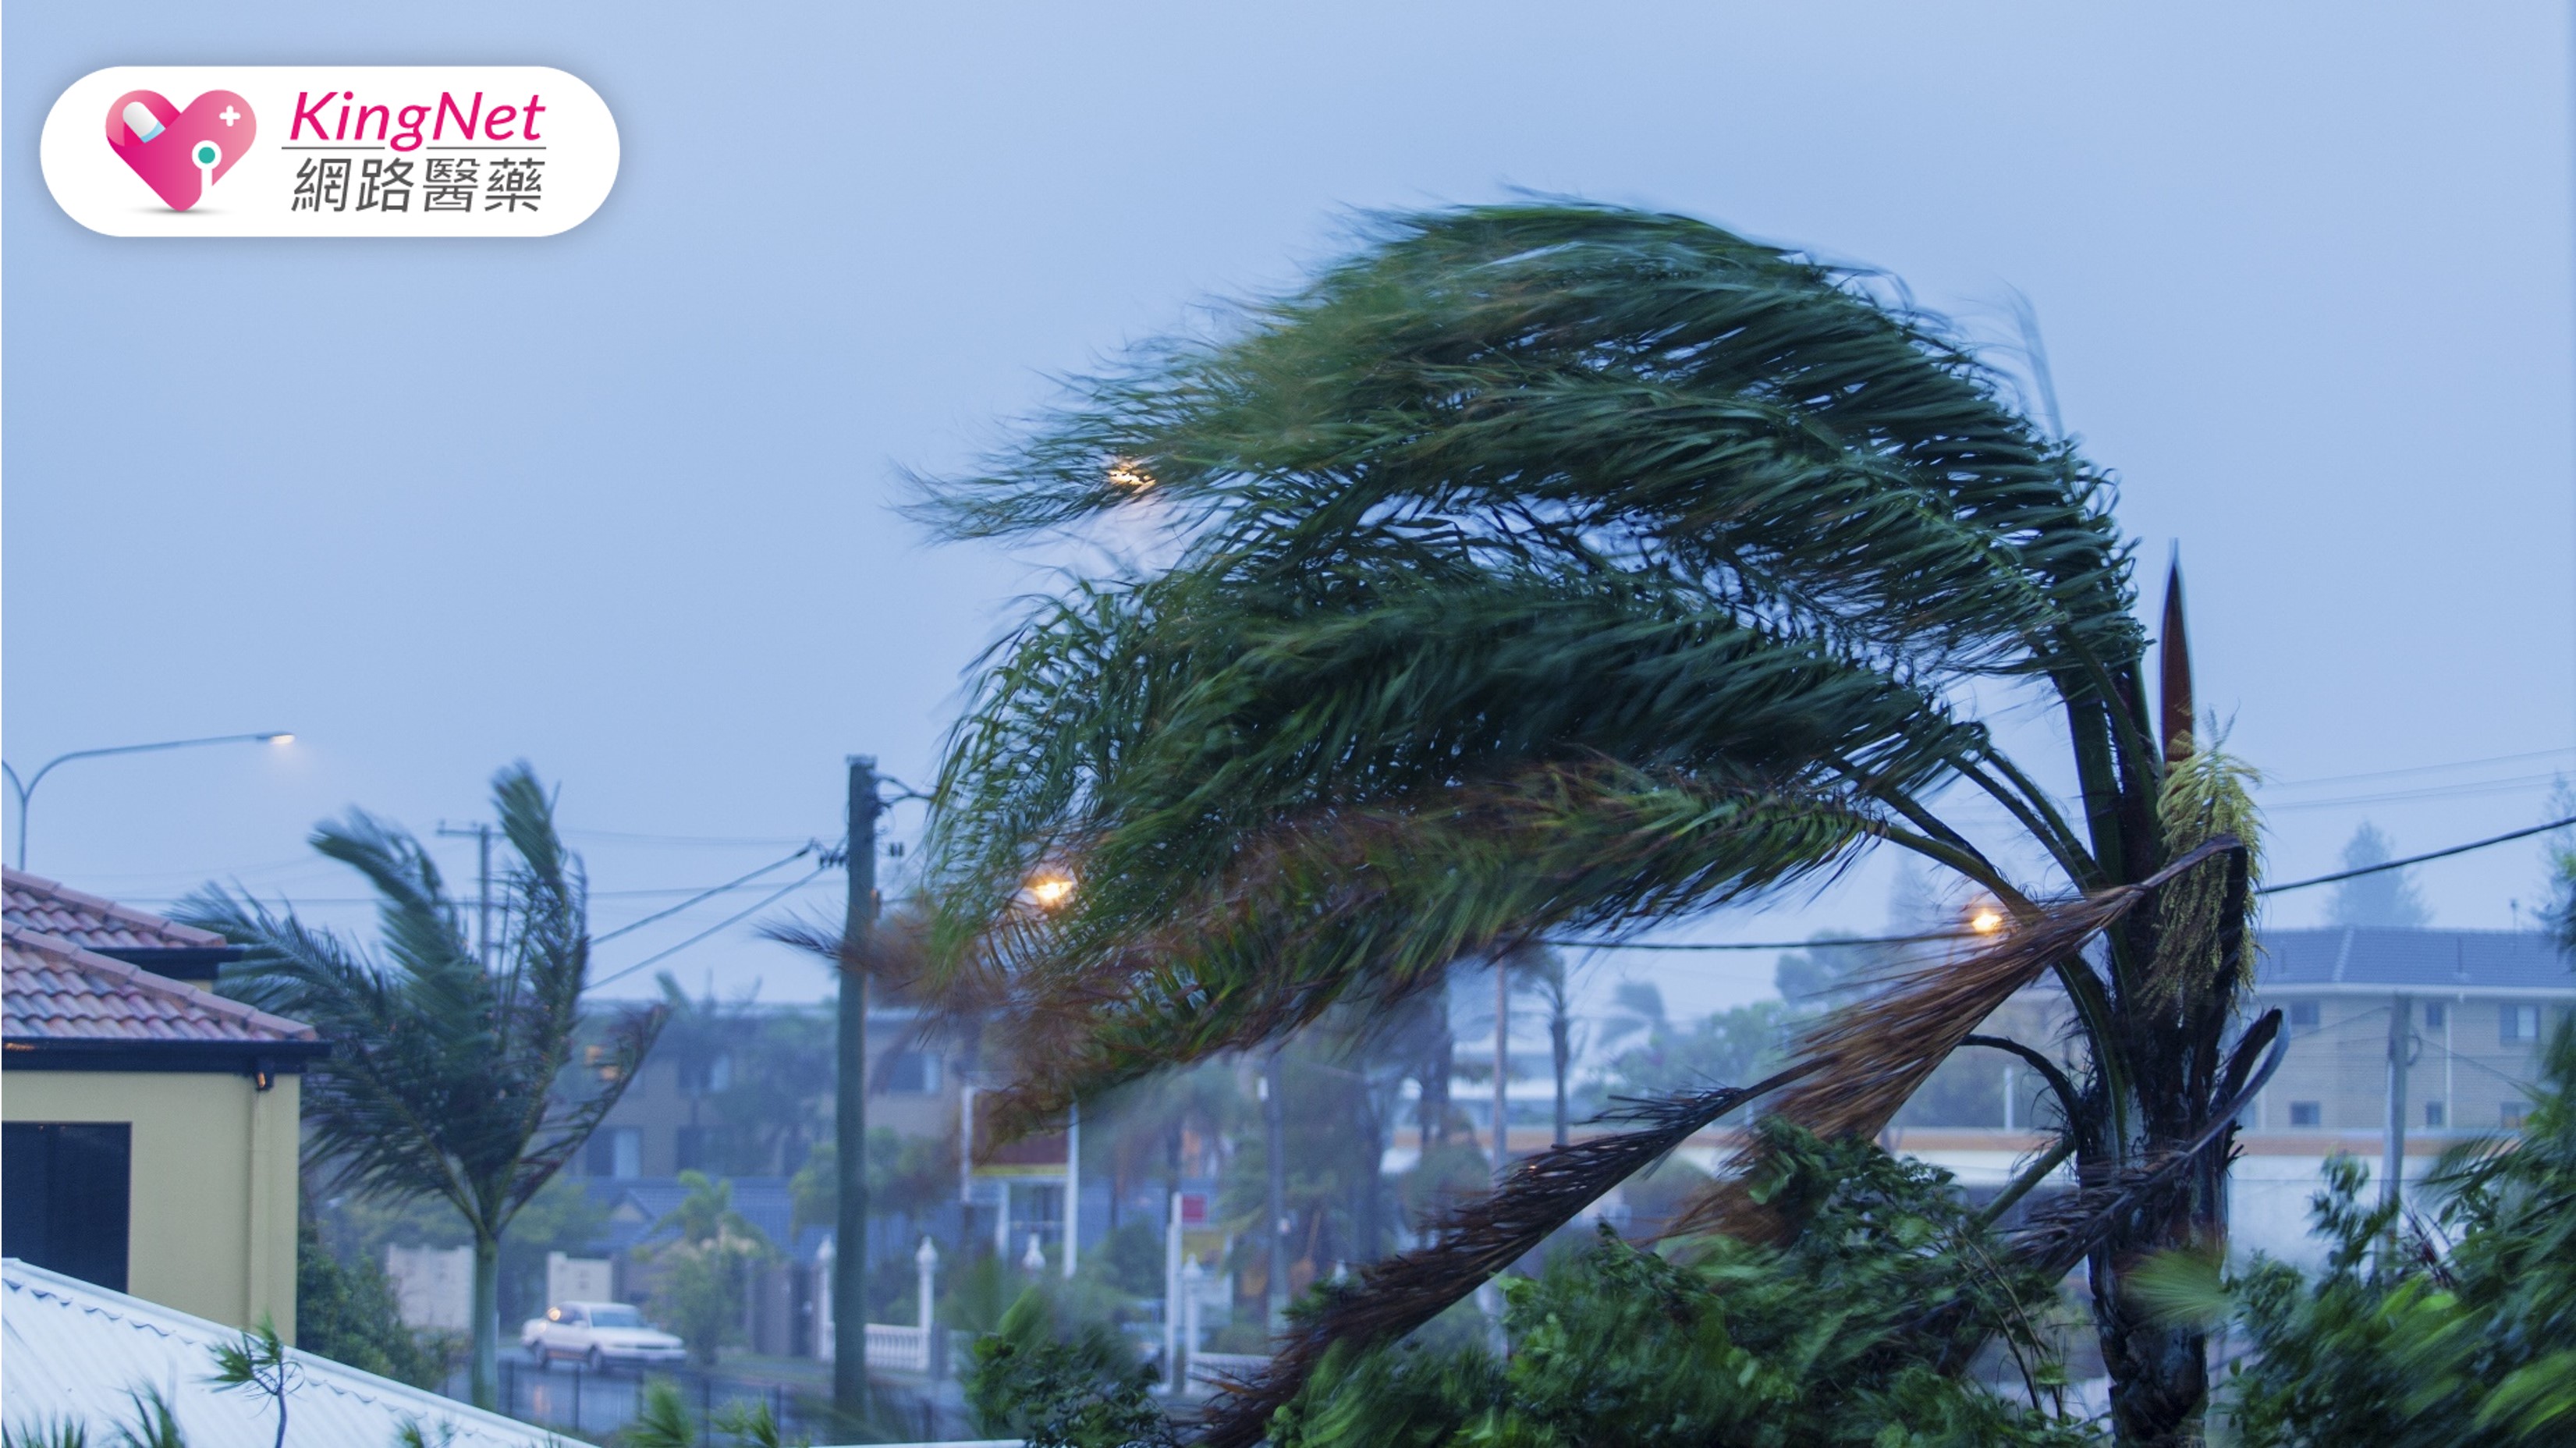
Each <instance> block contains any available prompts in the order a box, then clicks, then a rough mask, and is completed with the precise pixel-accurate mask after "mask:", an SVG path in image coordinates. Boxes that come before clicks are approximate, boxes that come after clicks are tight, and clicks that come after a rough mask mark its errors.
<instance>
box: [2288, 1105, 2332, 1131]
mask: <svg viewBox="0 0 2576 1448" xmlns="http://www.w3.org/2000/svg"><path fill="white" fill-rule="evenodd" d="M2325 1116H2326V1113H2325V1108H2324V1107H2323V1106H2320V1105H2319V1104H2317V1103H2316V1102H2314V1101H2293V1102H2291V1103H2290V1124H2291V1125H2292V1126H2323V1125H2324V1124H2325Z"/></svg>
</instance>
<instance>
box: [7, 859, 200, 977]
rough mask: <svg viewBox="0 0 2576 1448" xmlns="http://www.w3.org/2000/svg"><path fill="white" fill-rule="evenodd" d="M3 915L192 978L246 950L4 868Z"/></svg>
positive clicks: (112, 954) (133, 961)
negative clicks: (241, 950)
mask: <svg viewBox="0 0 2576 1448" xmlns="http://www.w3.org/2000/svg"><path fill="white" fill-rule="evenodd" d="M0 919H4V920H6V921H7V923H9V924H11V925H15V926H18V927H20V928H22V929H27V930H33V931H36V932H38V933H39V934H43V935H50V936H52V937H54V938H55V939H57V940H68V941H70V942H71V943H72V944H74V945H77V946H79V947H81V948H82V949H84V950H94V951H96V952H98V953H99V954H101V955H105V956H109V957H112V958H114V959H117V960H122V961H125V962H127V963H128V964H131V965H140V966H144V967H146V968H148V969H151V970H153V971H156V972H158V973H160V974H163V975H175V976H180V977H184V978H186V979H190V980H211V979H213V978H214V974H215V967H216V966H218V965H220V964H222V963H223V962H224V961H226V960H228V959H232V958H234V957H237V956H239V955H240V954H241V952H240V950H238V949H237V948H235V947H233V946H231V945H228V944H226V943H225V941H224V938H223V937H222V936H220V935H217V934H215V933H214V932H213V931H211V930H199V929H197V928H196V927H194V926H190V925H181V924H179V923H178V922H176V921H173V920H164V919H162V918H161V917H160V916H158V915H152V914H147V913H146V912H144V911H141V910H137V909H134V908H133V907H132V906H128V905H119V904H117V903H116V902H115V901H113V900H105V899H101V898H100V897H98V896H96V895H90V894H85V893H83V892H81V891H79V890H72V889H67V888H65V887H64V886H62V885H59V884H56V883H55V882H54V881H51V880H48V879H45V878H44V877H42V876H39V875H30V874H28V873H26V872H25V871H23V870H10V869H0Z"/></svg>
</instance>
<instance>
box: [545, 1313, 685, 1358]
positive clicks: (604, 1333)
mask: <svg viewBox="0 0 2576 1448" xmlns="http://www.w3.org/2000/svg"><path fill="white" fill-rule="evenodd" d="M519 1344H520V1346H522V1347H525V1348H526V1349H527V1350H528V1356H530V1357H532V1358H535V1359H536V1360H537V1361H538V1362H540V1363H550V1362H553V1361H554V1360H555V1359H556V1358H577V1359H579V1360H580V1361H582V1362H583V1363H586V1364H588V1365H589V1366H590V1367H592V1368H593V1369H597V1368H604V1367H607V1366H608V1365H610V1364H611V1363H633V1364H642V1363H675V1362H678V1361H680V1360H681V1359H682V1358H684V1357H686V1356H688V1350H687V1349H686V1348H685V1347H683V1346H682V1345H681V1343H680V1340H679V1339H678V1338H676V1337H673V1336H672V1335H671V1334H669V1333H667V1332H664V1331H662V1330H661V1329H660V1328H657V1327H650V1326H647V1325H646V1324H645V1321H644V1314H642V1313H640V1312H637V1311H636V1310H635V1309H634V1308H633V1307H630V1306H628V1305H627V1304H626V1303H623V1302H558V1303H556V1304H555V1305H554V1306H552V1307H549V1308H547V1309H546V1315H545V1316H543V1317H531V1318H529V1319H528V1322H527V1325H526V1326H525V1327H522V1328H520V1329H519Z"/></svg>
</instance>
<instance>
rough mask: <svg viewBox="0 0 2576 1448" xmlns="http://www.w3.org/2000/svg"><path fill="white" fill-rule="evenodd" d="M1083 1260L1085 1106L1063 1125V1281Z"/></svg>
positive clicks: (1076, 1108) (1076, 1106)
mask: <svg viewBox="0 0 2576 1448" xmlns="http://www.w3.org/2000/svg"><path fill="white" fill-rule="evenodd" d="M1081 1256H1082V1103H1081V1102H1079V1101H1076V1102H1075V1103H1073V1110H1072V1114H1071V1115H1070V1116H1068V1117H1067V1118H1066V1120H1065V1123H1064V1280H1065V1281H1067V1282H1071V1281H1072V1280H1073V1270H1074V1266H1075V1264H1076V1263H1077V1262H1078V1261H1079V1260H1080V1259H1081Z"/></svg>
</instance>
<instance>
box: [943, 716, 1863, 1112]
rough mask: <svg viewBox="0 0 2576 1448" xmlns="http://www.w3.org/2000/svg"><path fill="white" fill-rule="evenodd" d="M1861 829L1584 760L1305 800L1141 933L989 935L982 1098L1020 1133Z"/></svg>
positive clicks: (1792, 872) (1761, 875) (1823, 849)
mask: <svg viewBox="0 0 2576 1448" xmlns="http://www.w3.org/2000/svg"><path fill="white" fill-rule="evenodd" d="M1875 827H1876V820H1875V819H1874V818H1873V817H1872V816H1871V815H1869V814H1867V813H1866V812H1863V811H1861V810H1859V809H1856V808H1854V807H1852V806H1850V805H1848V804H1847V803H1844V802H1842V801H1838V800H1835V799H1832V798H1815V797H1800V796H1796V795H1791V794H1785V793H1762V792H1747V791H1720V790H1712V789H1709V788H1706V787H1701V786H1695V785H1693V784H1691V783H1690V782H1688V781H1683V780H1674V779H1666V778H1657V777H1653V776H1647V775H1642V774H1639V773H1637V772H1635V771H1628V770H1622V769H1619V768H1616V767H1614V766H1610V765H1607V764H1598V763H1596V764H1593V765H1590V766H1588V767H1585V766H1569V767H1563V768H1533V769H1530V770H1527V771H1525V772H1523V773H1522V774H1520V775H1518V776H1516V777H1514V778H1511V779H1507V780H1502V781H1497V782H1495V783H1494V784H1492V785H1490V786H1488V787H1485V788H1482V789H1472V790H1471V789H1459V790H1451V791H1445V792H1443V794H1442V796H1441V799H1440V807H1439V808H1438V809H1436V810H1434V809H1431V808H1427V807H1425V808H1407V807H1405V806H1404V804H1403V803H1398V804H1396V805H1393V806H1390V807H1387V808H1384V809H1378V810H1358V809H1352V810H1341V811H1331V812H1323V813H1319V814H1318V815H1316V816H1314V817H1311V818H1308V819H1305V820H1299V821H1296V822H1293V823H1292V824H1291V825H1289V826H1288V827H1285V828H1282V829H1280V830H1277V831H1273V832H1271V833H1269V834H1266V835H1264V836H1262V837H1260V838H1259V839H1257V840H1255V841H1253V842H1251V843H1250V844H1249V845H1248V846H1247V848H1246V849H1245V850H1244V851H1243V855H1242V858H1241V859H1240V860H1239V861H1238V863H1237V864H1236V866H1235V867H1234V868H1233V869H1231V870H1230V871H1229V872H1228V873H1227V874H1226V875H1225V876H1224V877H1223V878H1221V879H1220V880H1219V881H1217V882H1216V883H1215V884H1214V885H1213V886H1210V887H1206V888H1202V889H1199V890H1196V891H1193V892H1191V893H1189V894H1188V895H1186V896H1184V897H1182V898H1177V899H1167V900H1166V901H1164V902H1162V904H1161V907H1160V909H1161V918H1160V919H1159V920H1155V921H1151V922H1140V923H1142V924H1143V928H1141V929H1139V928H1138V927H1137V925H1134V924H1130V923H1129V922H1130V921H1131V920H1134V919H1135V917H1134V916H1132V915H1129V914H1127V913H1126V912H1123V911H1103V912H1101V914H1099V915H1086V914H1085V913H1084V912H1083V911H1081V910H1076V911H1073V912H1068V915H1069V916H1070V917H1071V918H1067V919H1062V920H1058V919H1053V918H1049V917H1046V916H1044V915H1043V914H1041V913H1039V912H1035V911H1024V912H1022V914H1021V915H1020V916H1018V917H1017V918H1016V919H1015V920H1014V921H1012V922H1011V923H1010V926H1009V928H1007V929H1004V930H1002V931H998V932H994V933H992V934H990V935H989V936H988V937H987V941H986V945H987V950H988V954H987V955H986V956H984V957H983V960H984V961H985V965H984V967H983V969H982V970H981V971H980V972H979V974H978V977H977V978H978V979H980V980H983V981H986V982H989V983H990V985H991V988H993V989H994V990H995V991H996V992H997V993H998V994H999V995H1000V996H1001V997H1002V999H1000V1000H992V999H988V1000H986V1001H984V1002H982V1003H981V1004H982V1006H983V1009H984V1011H985V1012H986V1013H988V1014H990V1015H994V1016H998V1017H999V1018H1000V1020H1001V1026H1000V1029H1001V1030H1002V1031H1003V1032H1004V1033H1005V1035H1006V1036H1007V1037H1008V1038H1009V1039H1010V1042H1011V1044H1012V1045H1013V1046H1014V1047H1015V1048H1016V1049H1015V1050H1014V1052H1013V1055H1014V1058H1015V1059H1016V1060H1017V1061H1018V1062H1019V1063H1020V1067H1021V1070H1022V1073H1023V1074H1022V1077H1021V1079H1020V1080H1019V1081H1017V1082H1016V1083H1015V1084H1014V1085H1013V1086H1012V1087H1011V1088H1010V1089H1009V1091H1007V1092H1006V1093H1004V1094H1002V1095H1001V1096H1000V1097H999V1098H998V1100H999V1103H1000V1104H999V1107H998V1109H999V1110H1000V1111H1001V1112H1002V1113H1003V1116H1002V1120H1003V1122H1004V1123H1005V1125H1006V1127H1024V1126H1027V1125H1030V1124H1033V1123H1035V1122H1036V1121H1039V1120H1043V1119H1047V1118H1050V1117H1051V1116H1052V1115H1053V1114H1054V1113H1055V1112H1057V1111H1060V1110H1061V1109H1062V1108H1063V1106H1064V1104H1065V1103H1066V1102H1067V1101H1069V1100H1071V1099H1072V1098H1073V1097H1074V1096H1076V1095H1078V1094H1079V1095H1088V1094H1091V1093H1093V1092H1096V1091H1098V1090H1100V1089H1103V1088H1105V1087H1107V1086H1110V1085H1114V1084H1116V1083H1117V1082H1119V1081H1122V1080H1127V1079H1132V1078H1133V1077H1134V1076H1135V1075H1137V1074H1139V1073H1141V1072H1143V1071H1146V1070H1151V1069H1155V1068H1157V1067H1158V1066H1160V1065H1166V1064H1176V1063H1183V1062H1188V1061H1194V1060H1200V1059H1204V1058H1205V1057H1207V1056H1210V1055H1213V1054H1216V1053H1219V1052H1223V1051H1227V1050H1235V1049H1242V1048H1245V1047H1248V1046H1251V1045H1253V1044H1256V1043H1259V1042H1262V1041H1267V1040H1272V1039H1276V1038H1277V1037H1279V1036H1281V1035H1283V1034H1285V1033H1286V1032H1289V1031H1292V1030H1294V1029H1296V1028H1297V1027H1299V1026H1302V1025H1305V1024H1307V1023H1309V1022H1311V1021H1313V1020H1314V1019H1316V1018H1317V1017H1318V1016H1319V1015H1321V1014H1322V1013H1323V1012H1324V1011H1325V1010H1326V1009H1327V1008H1328V1007H1330V1006H1331V1005H1332V1004H1333V1002H1335V1001H1336V1000H1339V999H1341V998H1342V997H1343V996H1344V995H1346V994H1349V993H1353V992H1356V993H1359V994H1360V995H1362V996H1364V997H1365V998H1366V999H1368V1000H1370V1001H1372V1002H1375V1003H1378V1004H1385V1003H1390V1002H1393V1001H1397V1000H1400V999H1402V998H1404V997H1405V996H1407V995H1409V994H1411V993H1413V992H1416V991H1421V990H1425V989H1428V988H1430V987H1431V986H1432V985H1434V984H1436V983H1437V982H1438V981H1439V980H1440V979H1441V978H1442V977H1443V973H1444V972H1445V971H1446V970H1447V969H1448V968H1449V966H1450V965H1451V964H1452V963H1453V962H1455V961H1458V960H1461V959H1465V958H1468V957H1480V956H1484V955H1488V954H1493V953H1497V952H1501V951H1506V950H1508V949H1510V948H1512V947H1514V946H1516V945H1518V944H1521V943H1524V942H1526V941H1527V940H1529V939H1532V938H1535V937H1536V936H1537V935H1539V934H1541V933H1544V932H1545V931H1547V930H1550V929H1554V928H1558V927H1565V926H1572V927H1576V928H1583V929H1587V930H1591V931H1595V932H1603V933H1607V934H1610V935H1616V934H1617V933H1618V932H1619V931H1621V930H1623V929H1630V928H1636V927H1638V926H1640V925H1642V924H1644V923H1647V922H1650V921H1651V920H1653V919H1655V918H1657V917H1659V916H1661V915H1663V914H1666V913H1668V912H1670V911H1672V910H1676V909H1681V908H1687V907H1689V906H1690V905H1692V904H1694V903H1698V902H1708V901H1715V900H1724V899H1730V898H1736V897H1739V896H1742V895H1746V894H1750V893H1754V892H1757V891H1760V890H1764V889H1770V888H1776V887H1777V886H1778V885H1780V884H1781V883H1783V882H1785V881H1787V880H1791V879H1795V878H1798V877H1799V876H1802V875H1806V874H1810V873H1813V872H1815V871H1817V870H1821V869H1827V868H1830V867H1831V866H1832V864H1833V863H1834V862H1835V861H1837V860H1838V859H1840V858H1843V857H1844V856H1846V855H1847V854H1848V853H1849V851H1850V850H1851V849H1852V848H1853V847H1854V846H1856V845H1857V844H1858V843H1859V842H1861V841H1862V840H1864V839H1866V838H1867V837H1868V835H1869V834H1870V832H1871V831H1872V830H1873V829H1874V828H1875ZM1104 917H1106V918H1105V919H1104Z"/></svg>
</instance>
